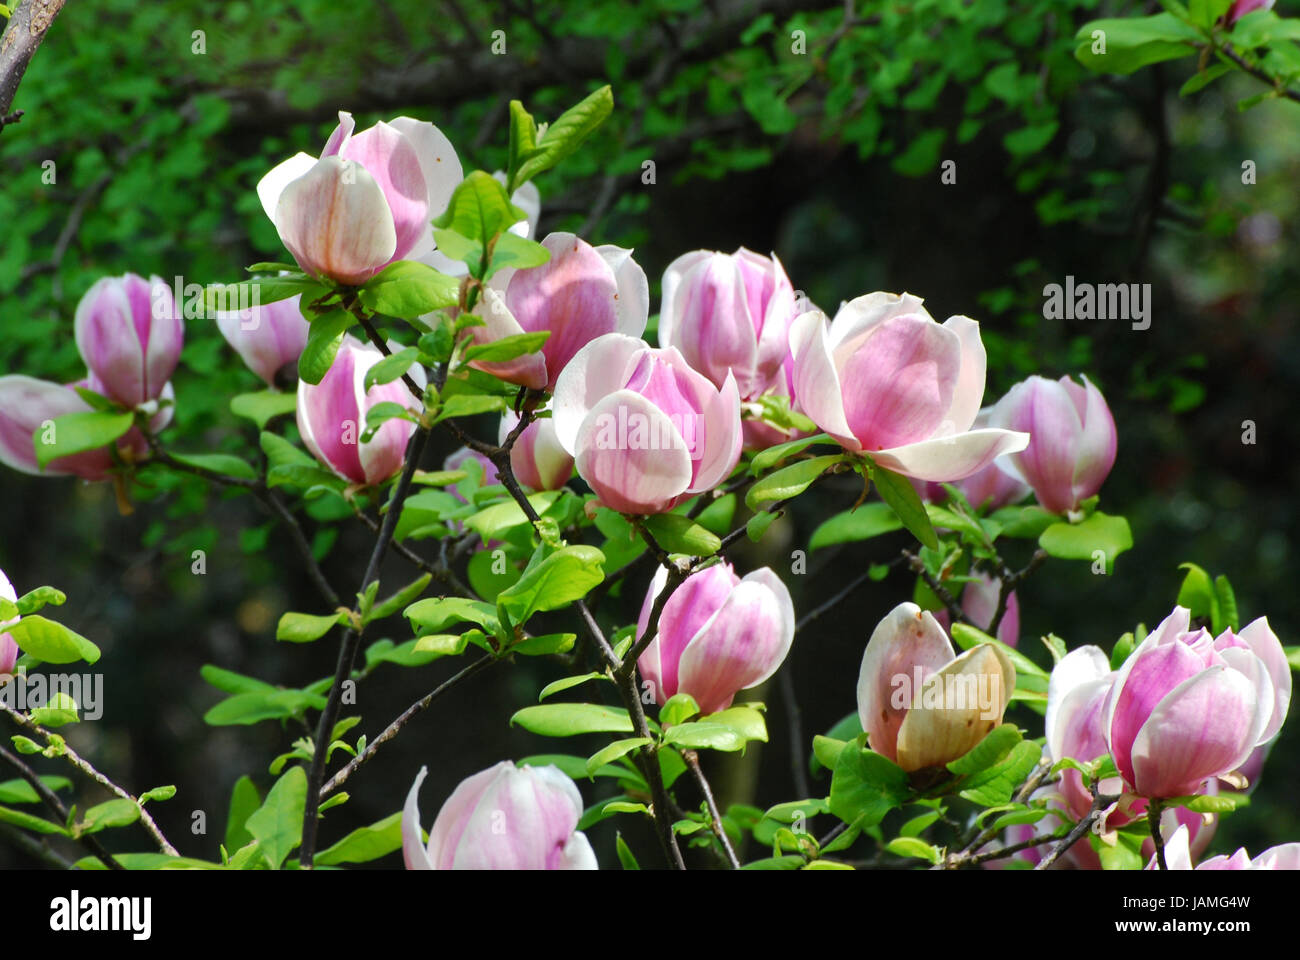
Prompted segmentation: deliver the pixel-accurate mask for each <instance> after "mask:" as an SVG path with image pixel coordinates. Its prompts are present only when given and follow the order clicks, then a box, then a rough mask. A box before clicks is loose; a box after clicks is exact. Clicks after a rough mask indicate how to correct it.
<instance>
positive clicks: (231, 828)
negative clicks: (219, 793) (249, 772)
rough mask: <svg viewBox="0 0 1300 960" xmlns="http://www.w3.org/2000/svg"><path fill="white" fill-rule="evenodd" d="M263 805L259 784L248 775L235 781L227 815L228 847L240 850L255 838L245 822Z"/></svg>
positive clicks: (228, 848)
mask: <svg viewBox="0 0 1300 960" xmlns="http://www.w3.org/2000/svg"><path fill="white" fill-rule="evenodd" d="M261 805H262V797H261V795H260V794H258V792H257V785H256V784H254V783H253V781H252V780H251V779H250V778H249V777H248V776H242V777H240V778H239V779H238V780H236V781H235V787H234V789H233V790H232V791H231V793H230V811H229V813H228V814H227V816H226V844H225V845H226V849H227V850H238V849H240V848H241V847H244V846H246V845H247V844H249V843H251V842H252V840H253V835H252V834H251V833H249V832H248V828H247V827H245V826H244V824H245V823H246V822H247V821H248V818H249V817H251V816H252V815H253V814H254V813H255V812H256V811H257V808H258V807H260V806H261Z"/></svg>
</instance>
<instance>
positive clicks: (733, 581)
mask: <svg viewBox="0 0 1300 960" xmlns="http://www.w3.org/2000/svg"><path fill="white" fill-rule="evenodd" d="M665 582H666V576H665V577H663V578H659V577H656V579H655V581H654V582H653V583H652V584H651V588H650V592H649V593H647V594H646V600H645V603H644V604H643V605H642V610H641V619H640V622H639V626H638V634H637V635H638V637H641V636H644V635H645V631H646V629H647V627H648V626H649V617H650V613H651V611H652V610H653V608H654V601H655V599H656V598H657V597H658V595H659V593H660V591H662V589H663V586H664V583H665ZM739 583H740V578H739V577H737V576H736V574H735V571H734V570H732V568H731V564H729V563H725V562H724V563H718V564H714V565H713V566H711V567H706V568H705V569H703V570H701V571H699V572H698V573H693V574H691V575H690V576H689V577H687V578H686V579H685V580H684V581H682V583H681V585H680V586H678V588H677V589H676V590H674V591H673V594H672V596H671V597H669V598H668V600H667V601H666V602H665V603H664V608H663V611H662V612H661V613H660V615H659V632H658V635H657V639H656V640H655V641H652V642H653V643H657V644H658V657H659V675H660V682H661V683H662V690H663V696H664V698H665V699H667V698H668V697H671V696H673V695H674V694H676V693H679V692H680V691H681V674H680V670H681V660H682V654H683V653H684V652H685V650H686V648H687V646H688V645H689V644H690V643H691V641H693V640H694V639H695V638H696V636H697V635H698V634H699V633H700V631H701V630H703V629H704V627H705V626H706V625H708V623H709V622H710V621H712V619H713V617H714V616H715V615H716V614H717V613H718V611H719V610H721V609H722V607H723V605H724V604H725V603H726V602H727V598H728V597H730V596H731V593H732V591H733V590H735V588H736V586H737V585H738V584H739ZM687 692H691V691H687ZM661 702H662V701H661Z"/></svg>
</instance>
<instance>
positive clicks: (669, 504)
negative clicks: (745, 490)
mask: <svg viewBox="0 0 1300 960" xmlns="http://www.w3.org/2000/svg"><path fill="white" fill-rule="evenodd" d="M553 410H554V414H553V420H554V422H555V435H556V438H557V439H558V440H559V443H560V446H561V447H563V448H564V449H565V450H566V451H568V453H569V454H570V455H572V456H573V457H574V459H575V462H576V464H577V467H578V473H579V475H580V476H581V477H582V479H583V480H585V481H587V483H588V484H589V485H590V486H591V488H592V490H594V491H595V492H596V495H597V496H598V497H599V498H600V500H601V501H602V502H603V503H604V505H605V506H607V507H609V508H610V509H613V510H618V511H620V512H622V513H634V514H645V513H662V512H664V511H666V510H671V509H672V508H673V507H674V506H676V505H677V504H679V503H681V502H683V501H684V500H687V499H689V498H690V497H692V496H694V495H696V494H698V493H702V492H704V491H705V490H711V489H713V488H714V487H715V486H717V485H718V484H719V483H720V482H721V481H722V480H723V479H725V478H726V477H727V475H728V474H730V473H731V471H732V470H733V469H734V468H735V466H736V464H737V462H738V461H739V460H740V444H741V429H740V396H739V394H738V393H737V391H736V382H735V379H734V378H732V377H731V376H728V377H727V379H726V381H725V382H724V384H723V386H722V389H721V390H719V389H718V388H717V387H715V386H714V385H713V384H712V383H710V382H709V380H708V379H707V378H706V377H704V375H703V374H700V373H698V372H696V371H695V370H693V369H692V368H691V367H690V365H689V364H687V363H686V361H685V360H684V359H683V358H682V355H681V354H680V353H678V352H677V350H676V349H675V348H673V347H665V348H661V349H654V348H652V347H649V346H647V345H646V344H645V342H644V341H642V340H638V339H637V338H635V337H628V336H624V335H623V334H618V333H611V334H606V335H605V336H603V337H599V338H598V339H596V340H593V341H592V342H591V343H589V344H587V346H585V347H583V348H582V349H581V350H579V351H578V353H577V354H575V355H574V357H573V359H572V360H571V361H569V364H568V366H566V367H565V368H564V371H563V372H562V373H561V374H560V378H559V380H558V381H557V382H556V385H555V399H554V403H553Z"/></svg>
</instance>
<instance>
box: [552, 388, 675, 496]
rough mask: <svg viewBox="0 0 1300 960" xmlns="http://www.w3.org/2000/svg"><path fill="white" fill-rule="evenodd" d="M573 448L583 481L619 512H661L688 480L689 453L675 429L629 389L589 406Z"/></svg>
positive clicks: (644, 399)
mask: <svg viewBox="0 0 1300 960" xmlns="http://www.w3.org/2000/svg"><path fill="white" fill-rule="evenodd" d="M556 426H557V429H558V427H559V424H557V425H556ZM575 447H576V449H577V456H576V462H577V467H578V473H579V474H580V475H581V477H582V479H583V480H585V481H587V484H588V485H589V486H590V487H591V488H592V490H593V491H595V493H596V495H597V496H598V497H599V498H600V500H601V502H602V503H604V504H605V506H607V507H609V508H610V509H612V510H617V511H619V512H620V513H633V514H639V513H661V512H663V511H664V510H666V509H670V508H671V507H672V506H673V505H674V504H675V503H676V501H677V499H678V498H679V497H681V495H682V494H684V493H685V492H686V488H687V487H688V486H689V485H690V482H691V457H690V453H689V451H688V450H687V448H686V442H685V440H684V439H683V438H682V435H681V434H680V433H679V432H678V430H677V427H676V426H674V425H673V423H672V421H671V420H669V419H668V417H667V416H665V415H664V413H663V412H662V411H661V410H660V409H659V408H658V407H657V406H655V405H654V404H653V403H651V402H650V401H649V400H647V399H646V398H645V397H643V396H641V395H640V394H638V393H633V392H632V391H631V390H618V391H616V392H614V393H611V394H609V395H608V396H607V397H605V398H604V399H602V400H601V401H600V402H599V403H597V404H596V406H595V407H593V408H592V410H591V412H590V413H589V414H588V415H587V418H586V419H585V420H584V421H583V422H582V425H581V427H580V428H579V431H578V436H577V438H576V440H575Z"/></svg>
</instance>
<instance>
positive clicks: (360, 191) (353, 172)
mask: <svg viewBox="0 0 1300 960" xmlns="http://www.w3.org/2000/svg"><path fill="white" fill-rule="evenodd" d="M274 219H275V225H276V227H277V229H278V230H279V231H280V239H281V240H283V241H284V245H285V246H286V247H287V248H288V249H289V252H290V253H292V254H293V255H294V258H295V259H296V260H297V261H298V265H299V266H301V267H302V268H303V269H304V270H306V271H307V272H308V273H312V274H316V275H318V276H325V277H331V278H333V279H335V280H338V281H340V282H342V283H362V282H364V281H365V280H368V279H369V278H370V277H371V276H373V275H374V274H375V273H376V272H378V270H379V269H380V268H381V267H383V266H384V264H386V263H388V262H389V260H391V259H392V257H393V252H394V250H396V249H397V233H396V230H395V228H394V225H393V215H392V213H391V212H390V210H389V208H388V200H387V199H386V198H385V197H384V191H383V190H382V189H381V188H380V186H379V184H378V183H377V182H376V180H375V178H374V177H372V176H371V175H370V173H369V172H368V171H367V170H366V169H365V167H363V166H361V165H360V164H358V163H357V162H355V161H351V160H342V159H340V158H338V157H325V158H324V159H322V160H319V161H317V162H316V164H315V165H314V166H313V167H312V168H311V170H309V171H308V172H307V173H306V174H304V175H303V176H301V177H299V178H298V179H297V180H294V181H293V182H292V183H290V184H288V185H287V186H286V187H285V188H284V191H283V192H282V193H281V194H280V200H279V203H278V204H277V206H276V211H275V218H274Z"/></svg>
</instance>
